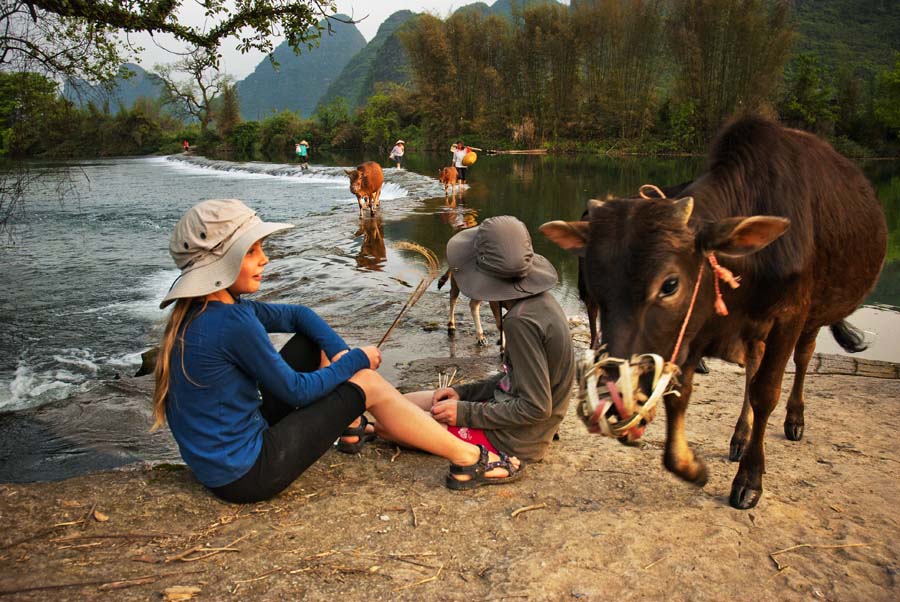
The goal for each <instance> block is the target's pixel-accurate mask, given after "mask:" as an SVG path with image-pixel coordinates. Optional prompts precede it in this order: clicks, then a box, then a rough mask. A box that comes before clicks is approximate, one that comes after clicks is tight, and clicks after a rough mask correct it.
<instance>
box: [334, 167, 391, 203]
mask: <svg viewBox="0 0 900 602" xmlns="http://www.w3.org/2000/svg"><path fill="white" fill-rule="evenodd" d="M344 173H346V174H347V175H348V176H350V192H352V193H353V194H354V195H356V202H357V203H359V216H360V217H362V216H363V205H365V206H366V207H367V208H368V209H369V213H370V214H371V215H372V216H374V215H375V212H376V211H378V205H379V204H380V203H381V201H380V199H381V187H382V186H383V185H384V173H383V172H382V171H381V165H379V164H378V163H376V162H374V161H366V162H365V163H363V164H362V165H358V166H357V167H356V169H345V170H344ZM364 201H365V203H364Z"/></svg>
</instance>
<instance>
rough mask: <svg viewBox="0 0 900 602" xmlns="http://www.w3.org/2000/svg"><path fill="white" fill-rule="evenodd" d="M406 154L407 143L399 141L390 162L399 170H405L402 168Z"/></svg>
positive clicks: (395, 144) (395, 145)
mask: <svg viewBox="0 0 900 602" xmlns="http://www.w3.org/2000/svg"><path fill="white" fill-rule="evenodd" d="M405 152H406V143H405V142H404V141H403V140H397V142H395V143H394V148H392V149H391V155H390V157H389V158H390V160H391V161H393V162H394V163H396V164H397V169H403V168H402V167H401V165H402V163H403V154H404V153H405Z"/></svg>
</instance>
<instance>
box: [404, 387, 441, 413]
mask: <svg viewBox="0 0 900 602" xmlns="http://www.w3.org/2000/svg"><path fill="white" fill-rule="evenodd" d="M403 397H405V398H407V399H408V400H410V401H411V402H412V403H413V405H415V406H416V407H419V408H422V409H423V410H425V411H426V412H428V413H429V414H430V413H431V405H432V402H431V399H432V398H433V397H434V391H415V392H413V393H406V394H405V395H404V396H403Z"/></svg>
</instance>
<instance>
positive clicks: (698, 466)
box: [663, 456, 709, 487]
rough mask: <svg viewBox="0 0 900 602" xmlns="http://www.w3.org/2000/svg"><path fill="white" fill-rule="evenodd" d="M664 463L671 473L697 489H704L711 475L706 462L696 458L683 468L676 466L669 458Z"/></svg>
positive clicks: (682, 466)
mask: <svg viewBox="0 0 900 602" xmlns="http://www.w3.org/2000/svg"><path fill="white" fill-rule="evenodd" d="M663 463H664V464H665V466H666V468H667V469H668V470H669V472H672V473H674V474H675V475H677V476H678V477H679V478H680V479H682V480H685V481H687V482H688V483H691V484H693V485H696V486H697V487H703V486H704V485H706V481H707V480H708V479H709V473H708V472H707V470H706V462H704V461H703V460H701V459H700V458H698V457H696V456H695V457H694V460H693V461H692V462H690V463H685V464H683V465H681V466H678V465H676V464H675V463H674V462H673V461H671V460H670V459H669V458H668V457H666V458H665V459H664V460H663Z"/></svg>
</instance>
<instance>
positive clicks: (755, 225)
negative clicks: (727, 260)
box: [698, 215, 791, 257]
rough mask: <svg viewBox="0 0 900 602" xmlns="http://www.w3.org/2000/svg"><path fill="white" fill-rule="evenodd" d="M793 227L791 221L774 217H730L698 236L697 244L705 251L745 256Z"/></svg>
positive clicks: (702, 231)
mask: <svg viewBox="0 0 900 602" xmlns="http://www.w3.org/2000/svg"><path fill="white" fill-rule="evenodd" d="M790 225H791V222H790V220H788V219H785V218H783V217H773V216H771V215H754V216H753V217H730V218H728V219H723V220H720V221H718V222H715V223H712V224H709V225H707V226H705V227H704V228H703V229H702V230H701V231H700V233H699V234H698V242H699V243H700V248H701V249H702V250H704V251H716V252H717V253H722V254H723V255H730V256H732V257H742V256H744V255H750V254H751V253H756V252H757V251H759V250H760V249H762V248H764V247H765V246H767V245H768V244H769V243H771V242H772V241H773V240H776V239H777V238H778V237H779V236H781V235H782V234H784V233H785V232H787V229H788V227H790Z"/></svg>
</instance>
